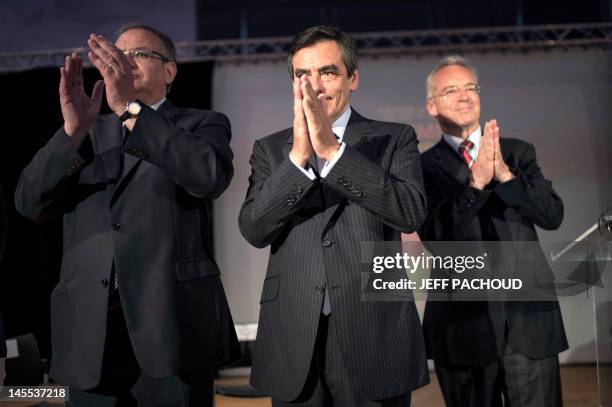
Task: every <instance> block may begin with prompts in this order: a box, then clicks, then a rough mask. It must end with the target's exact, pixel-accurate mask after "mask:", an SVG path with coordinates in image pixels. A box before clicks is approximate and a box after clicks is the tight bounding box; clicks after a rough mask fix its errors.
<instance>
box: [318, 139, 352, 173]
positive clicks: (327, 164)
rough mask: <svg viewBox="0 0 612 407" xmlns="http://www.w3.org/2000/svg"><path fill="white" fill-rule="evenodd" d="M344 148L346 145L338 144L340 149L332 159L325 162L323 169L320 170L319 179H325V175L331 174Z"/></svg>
mask: <svg viewBox="0 0 612 407" xmlns="http://www.w3.org/2000/svg"><path fill="white" fill-rule="evenodd" d="M345 148H346V143H342V144H340V149H339V150H338V152H337V153H336V155H334V158H332V159H331V160H329V161H326V162H325V164H324V165H323V169H322V170H321V178H325V177H327V174H329V173H330V172H331V170H332V168H334V165H336V163H337V162H338V160H339V159H340V157H342V153H343V152H344V149H345Z"/></svg>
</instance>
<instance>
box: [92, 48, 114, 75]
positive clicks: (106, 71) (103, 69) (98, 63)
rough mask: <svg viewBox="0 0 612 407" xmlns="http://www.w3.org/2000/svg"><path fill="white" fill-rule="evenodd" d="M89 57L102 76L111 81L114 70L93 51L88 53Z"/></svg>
mask: <svg viewBox="0 0 612 407" xmlns="http://www.w3.org/2000/svg"><path fill="white" fill-rule="evenodd" d="M87 57H88V58H89V60H90V61H91V63H92V64H93V65H94V66H95V67H96V69H97V70H98V72H100V75H102V77H103V78H104V79H105V80H106V79H110V76H111V75H112V74H113V68H112V67H110V66H108V65H107V64H106V63H105V62H104V61H103V60H102V59H101V58H100V57H99V56H98V55H96V54H95V53H94V52H93V51H90V52H88V53H87Z"/></svg>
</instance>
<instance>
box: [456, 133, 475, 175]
mask: <svg viewBox="0 0 612 407" xmlns="http://www.w3.org/2000/svg"><path fill="white" fill-rule="evenodd" d="M473 147H474V143H472V142H471V141H470V140H468V139H465V140H463V141H462V142H461V144H459V155H461V158H463V161H465V163H466V164H467V167H468V170H471V169H472V165H473V164H474V159H473V158H472V156H471V155H470V150H471V149H472V148H473Z"/></svg>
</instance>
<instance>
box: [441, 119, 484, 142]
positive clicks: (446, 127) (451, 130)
mask: <svg viewBox="0 0 612 407" xmlns="http://www.w3.org/2000/svg"><path fill="white" fill-rule="evenodd" d="M440 128H441V129H442V132H444V134H449V135H451V136H455V137H459V138H460V139H463V140H465V139H467V138H468V137H469V136H470V134H472V133H473V132H474V131H475V130H476V129H477V128H478V123H474V124H472V125H469V126H465V127H461V126H457V125H453V124H451V123H440Z"/></svg>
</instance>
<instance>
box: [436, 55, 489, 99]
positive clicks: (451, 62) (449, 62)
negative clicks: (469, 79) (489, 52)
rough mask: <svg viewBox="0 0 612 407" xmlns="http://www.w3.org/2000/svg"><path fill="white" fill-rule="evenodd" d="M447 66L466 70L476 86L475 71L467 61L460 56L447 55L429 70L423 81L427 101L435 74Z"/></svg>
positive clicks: (476, 75)
mask: <svg viewBox="0 0 612 407" xmlns="http://www.w3.org/2000/svg"><path fill="white" fill-rule="evenodd" d="M449 66H460V67H462V68H464V69H467V70H468V71H470V73H471V74H472V75H473V76H474V79H475V80H476V84H478V72H477V71H476V68H475V67H474V66H472V64H470V63H469V62H468V60H467V59H465V58H464V57H462V56H460V55H449V56H446V57H444V58H442V60H440V62H438V64H437V65H436V66H435V67H434V68H433V69H432V70H431V72H430V73H429V75H427V78H426V79H425V91H426V92H427V99H430V98H431V97H432V96H433V88H434V83H433V82H434V77H435V76H436V74H437V73H438V72H440V71H441V70H442V69H444V68H447V67H449Z"/></svg>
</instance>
